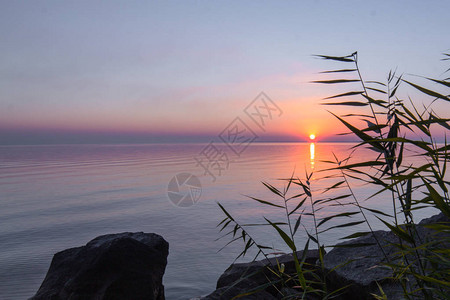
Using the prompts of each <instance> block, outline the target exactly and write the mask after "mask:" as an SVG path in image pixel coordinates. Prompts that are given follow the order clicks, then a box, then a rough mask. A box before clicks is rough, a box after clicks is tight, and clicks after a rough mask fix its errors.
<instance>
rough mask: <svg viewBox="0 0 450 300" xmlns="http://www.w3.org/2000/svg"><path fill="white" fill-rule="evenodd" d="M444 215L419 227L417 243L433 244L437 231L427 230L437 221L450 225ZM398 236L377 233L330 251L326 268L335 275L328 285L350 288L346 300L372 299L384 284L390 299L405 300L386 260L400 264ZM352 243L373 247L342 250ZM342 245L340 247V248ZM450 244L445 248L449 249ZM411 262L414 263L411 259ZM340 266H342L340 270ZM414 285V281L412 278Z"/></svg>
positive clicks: (390, 233)
mask: <svg viewBox="0 0 450 300" xmlns="http://www.w3.org/2000/svg"><path fill="white" fill-rule="evenodd" d="M448 221H449V220H448V218H447V217H445V216H444V215H443V214H439V215H436V216H433V217H431V218H428V219H425V220H423V221H422V222H420V223H419V226H417V227H416V228H417V235H416V241H417V242H418V243H419V244H421V243H424V242H426V241H429V240H430V239H431V238H432V236H433V235H434V234H435V233H434V232H433V230H431V229H429V228H426V227H424V225H427V224H433V223H436V222H448ZM374 236H375V237H376V238H377V240H378V241H379V243H380V245H381V247H382V249H383V251H381V249H380V247H379V246H378V245H377V241H376V240H375V237H374ZM398 242H399V240H398V237H397V236H396V235H394V234H393V233H392V232H390V231H382V230H380V231H375V232H374V235H373V234H368V235H366V236H363V237H359V238H356V239H353V240H350V241H347V242H344V243H340V244H338V245H337V246H338V247H335V248H333V250H331V251H330V252H328V253H327V254H326V255H325V257H324V266H325V269H326V270H328V271H330V270H333V269H334V271H333V272H331V273H330V275H329V276H328V278H327V280H328V284H329V286H331V287H332V288H334V289H337V288H340V287H343V286H345V285H350V286H349V287H348V288H347V289H346V293H345V295H344V298H345V299H371V298H373V297H372V296H371V295H370V294H371V293H375V294H380V291H379V287H378V285H377V283H378V284H380V285H381V287H382V289H383V291H384V292H385V293H386V295H387V298H388V299H403V288H402V286H401V285H400V283H399V282H398V281H394V280H393V279H389V277H392V276H393V272H392V269H391V268H389V267H386V266H384V265H383V264H384V263H386V262H387V259H386V257H388V259H389V260H390V261H391V262H398V257H397V256H396V252H397V251H398V248H397V247H395V246H393V245H392V244H393V243H398ZM351 244H369V245H367V246H363V247H342V246H348V245H351ZM339 246H340V247H339ZM448 246H449V245H441V247H444V248H448ZM410 261H414V257H411V259H410ZM338 266H339V267H338ZM410 282H413V278H411V280H410Z"/></svg>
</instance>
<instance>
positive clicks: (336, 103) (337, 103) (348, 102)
mask: <svg viewBox="0 0 450 300" xmlns="http://www.w3.org/2000/svg"><path fill="white" fill-rule="evenodd" d="M321 105H346V106H367V105H369V104H367V103H364V102H359V101H344V102H330V103H321Z"/></svg>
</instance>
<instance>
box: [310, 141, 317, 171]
mask: <svg viewBox="0 0 450 300" xmlns="http://www.w3.org/2000/svg"><path fill="white" fill-rule="evenodd" d="M315 147H316V146H315V144H314V143H310V144H309V157H310V162H311V170H314V158H315Z"/></svg>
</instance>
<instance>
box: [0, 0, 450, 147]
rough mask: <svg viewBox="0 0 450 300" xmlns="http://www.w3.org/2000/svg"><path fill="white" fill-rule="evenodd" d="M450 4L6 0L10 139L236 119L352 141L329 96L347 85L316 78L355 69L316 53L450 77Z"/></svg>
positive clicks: (4, 68)
mask: <svg viewBox="0 0 450 300" xmlns="http://www.w3.org/2000/svg"><path fill="white" fill-rule="evenodd" d="M449 11H450V2H449V1H386V2H383V1H376V2H375V1H40V0H37V1H12V0H11V1H5V0H0V144H45V143H117V142H124V143H126V142H196V141H207V140H208V139H210V138H211V137H214V136H218V135H220V133H221V132H222V131H223V130H224V129H225V128H227V126H229V124H230V123H231V122H233V120H235V118H237V117H239V118H241V120H242V121H243V122H245V123H246V124H247V125H248V126H249V127H250V128H252V129H253V130H254V131H255V133H256V134H258V136H259V137H261V140H267V141H305V140H307V138H308V136H309V135H310V134H311V133H314V134H315V135H316V136H317V140H319V141H327V140H328V141H333V140H337V141H339V140H341V141H344V140H345V139H348V137H340V136H336V134H337V133H340V132H343V131H345V129H344V128H343V127H342V126H341V125H340V124H339V123H338V122H337V121H336V119H334V118H333V117H332V116H331V115H330V113H329V112H328V111H327V109H330V107H324V106H323V105H320V102H321V99H322V98H324V97H327V96H330V95H333V94H335V93H337V92H339V88H335V87H329V86H323V85H318V84H313V83H311V81H313V80H320V79H324V77H323V75H322V74H319V72H321V71H323V70H328V69H334V68H339V67H342V66H341V65H339V63H336V62H330V61H322V60H319V59H316V58H314V57H313V55H314V54H326V55H336V56H341V55H347V54H350V53H352V52H354V51H358V59H359V65H360V68H361V71H362V74H363V76H364V79H370V80H379V81H384V80H385V79H386V76H387V74H388V73H389V70H391V69H396V70H397V73H398V74H402V73H403V74H407V75H408V74H417V75H424V76H430V77H435V78H442V76H443V73H444V71H445V70H446V69H447V68H448V65H445V64H444V62H442V61H441V60H440V59H441V58H442V53H443V52H446V51H447V52H448V51H449V47H450V44H449V41H450V39H449V38H450V34H449V30H448V28H450V18H449V17H448V12H449ZM409 76H410V77H408V78H410V79H415V78H416V77H414V76H413V75H409ZM345 89H346V90H347V91H348V89H349V88H348V87H346V88H345ZM261 92H264V93H265V95H267V97H269V98H270V99H271V100H272V102H273V103H275V104H276V105H277V106H278V107H279V108H280V111H281V112H282V113H281V115H278V114H277V116H276V117H275V116H274V117H273V119H272V120H270V122H267V124H266V126H265V128H264V130H261V128H259V127H258V126H256V124H255V122H253V123H252V120H250V118H249V117H248V115H246V114H245V108H246V107H247V106H248V105H250V103H252V101H253V100H254V99H255V98H256V97H257V96H258V95H260V93H261ZM405 93H409V92H408V91H405ZM405 95H407V94H405ZM408 95H409V94H408ZM419 100H421V99H419ZM449 106H450V105H448V104H445V105H444V106H442V107H440V111H441V112H442V113H443V114H444V115H447V116H448V113H449V112H450V107H449ZM331 109H332V111H334V112H336V113H343V111H342V109H340V108H339V109H338V108H334V107H333V108H331Z"/></svg>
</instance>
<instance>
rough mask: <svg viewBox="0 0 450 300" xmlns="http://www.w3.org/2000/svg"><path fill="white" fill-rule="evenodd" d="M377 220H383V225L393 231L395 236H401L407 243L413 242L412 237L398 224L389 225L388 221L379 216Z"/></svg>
mask: <svg viewBox="0 0 450 300" xmlns="http://www.w3.org/2000/svg"><path fill="white" fill-rule="evenodd" d="M377 218H378V217H377ZM378 220H380V221H381V222H383V223H384V225H386V226H387V227H388V228H389V229H390V230H391V231H392V233H394V234H395V235H396V236H398V237H399V238H401V239H402V240H404V241H406V242H408V243H411V244H414V240H413V238H412V237H411V236H410V235H409V234H408V233H407V232H406V231H405V230H404V229H403V228H401V227H400V226H394V225H391V224H389V223H388V222H386V221H384V220H383V219H380V218H378Z"/></svg>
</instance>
